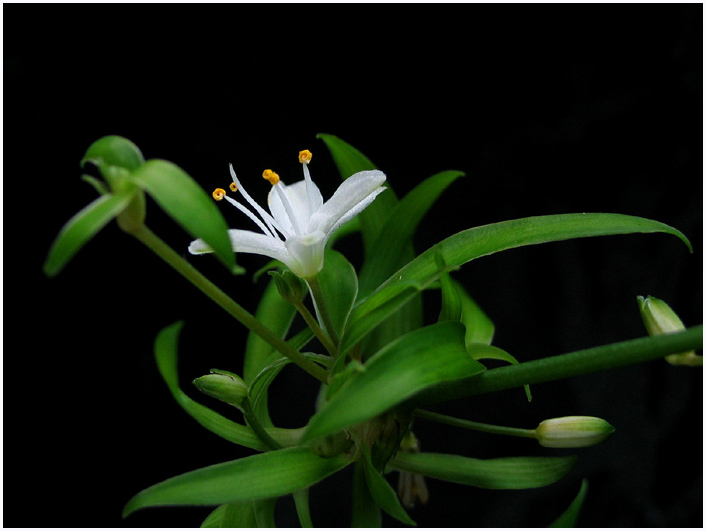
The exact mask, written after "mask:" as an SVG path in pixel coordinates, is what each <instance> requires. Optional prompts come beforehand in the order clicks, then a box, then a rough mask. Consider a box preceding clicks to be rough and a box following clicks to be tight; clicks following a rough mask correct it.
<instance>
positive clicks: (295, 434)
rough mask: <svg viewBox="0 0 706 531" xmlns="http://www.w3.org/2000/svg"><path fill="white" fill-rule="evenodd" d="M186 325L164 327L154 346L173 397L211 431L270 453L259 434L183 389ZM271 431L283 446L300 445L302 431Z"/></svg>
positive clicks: (276, 429)
mask: <svg viewBox="0 0 706 531" xmlns="http://www.w3.org/2000/svg"><path fill="white" fill-rule="evenodd" d="M183 325H184V322H183V321H178V322H176V323H174V324H172V325H170V326H168V327H166V328H164V329H163V330H162V331H161V332H160V333H159V334H158V335H157V339H156V340H155V344H154V353H155V358H156V360H157V367H158V368H159V372H160V374H161V375H162V378H164V381H165V382H166V384H167V387H168V388H169V391H170V392H171V394H172V396H173V397H174V398H175V400H176V401H177V403H178V404H179V405H180V406H181V407H182V408H183V409H184V411H186V412H187V413H188V414H189V415H191V416H192V417H193V418H194V420H196V421H197V422H198V423H199V424H201V425H202V426H203V427H204V428H206V429H207V430H209V431H211V432H213V433H215V434H216V435H219V436H220V437H223V438H224V439H226V440H227V441H230V442H233V443H235V444H239V445H241V446H245V447H247V448H252V449H253V450H261V451H264V450H267V449H268V448H267V446H266V445H265V444H264V443H263V442H262V441H261V440H260V439H259V438H258V437H257V436H256V435H255V433H254V432H253V431H252V429H250V428H249V427H247V426H243V425H242V424H238V423H237V422H234V421H232V420H230V419H227V418H225V417H223V416H222V415H220V414H218V413H216V412H215V411H213V410H211V409H209V408H207V407H206V406H203V405H201V404H199V403H198V402H196V401H195V400H192V399H191V398H190V397H189V396H188V395H187V394H186V393H184V391H182V390H181V389H180V388H179V374H178V372H177V352H178V350H177V346H178V342H179V333H180V332H181V329H182V327H183ZM267 432H268V433H269V434H270V435H271V436H272V438H274V439H275V440H276V441H277V442H278V443H279V444H281V445H282V446H292V445H295V444H297V443H298V440H299V434H300V430H287V429H281V428H270V429H268V430H267Z"/></svg>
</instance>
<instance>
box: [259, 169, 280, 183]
mask: <svg viewBox="0 0 706 531" xmlns="http://www.w3.org/2000/svg"><path fill="white" fill-rule="evenodd" d="M262 178H263V179H265V180H266V181H269V183H270V184H271V185H272V186H274V185H275V184H277V183H278V182H279V175H277V174H276V173H275V172H273V171H272V170H265V171H263V172H262Z"/></svg>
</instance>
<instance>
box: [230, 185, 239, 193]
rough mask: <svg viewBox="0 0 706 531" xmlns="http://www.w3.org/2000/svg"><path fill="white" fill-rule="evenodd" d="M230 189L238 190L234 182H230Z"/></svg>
mask: <svg viewBox="0 0 706 531" xmlns="http://www.w3.org/2000/svg"><path fill="white" fill-rule="evenodd" d="M230 191H231V192H237V191H238V185H236V184H235V183H230Z"/></svg>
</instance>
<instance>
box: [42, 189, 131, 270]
mask: <svg viewBox="0 0 706 531" xmlns="http://www.w3.org/2000/svg"><path fill="white" fill-rule="evenodd" d="M131 199H132V194H119V195H102V196H100V197H99V198H97V199H96V200H94V201H93V202H92V203H90V204H89V205H88V206H86V207H85V208H83V209H82V210H81V211H79V212H78V213H77V214H75V215H74V216H73V217H72V218H71V219H70V220H69V221H68V222H67V223H66V225H64V226H63V228H62V229H61V231H60V232H59V235H58V236H57V237H56V240H54V243H53V244H52V247H51V249H50V250H49V255H48V256H47V260H46V262H44V273H46V274H47V275H48V276H50V277H53V276H54V275H56V274H58V273H59V271H61V270H62V269H63V268H64V266H65V265H66V264H67V263H68V262H69V260H71V258H73V257H74V255H75V254H76V253H77V252H78V251H79V250H80V249H81V247H83V246H84V245H85V244H86V243H87V242H88V240H90V239H91V238H92V237H93V236H95V235H96V233H97V232H98V231H99V230H101V229H102V228H103V227H105V226H106V225H107V224H108V222H109V221H110V220H111V219H113V218H114V217H116V216H117V215H118V214H120V212H122V211H123V210H125V208H127V206H128V204H129V203H130V200H131Z"/></svg>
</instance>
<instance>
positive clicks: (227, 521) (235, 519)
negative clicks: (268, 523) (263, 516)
mask: <svg viewBox="0 0 706 531" xmlns="http://www.w3.org/2000/svg"><path fill="white" fill-rule="evenodd" d="M256 503H258V502H257V501H254V502H253V501H242V502H234V503H225V504H223V505H219V506H218V507H216V509H214V510H213V512H211V514H209V515H208V516H207V517H206V519H205V520H204V521H203V522H202V523H201V527H228V528H237V527H257V520H256V519H255V507H254V505H255V504H256Z"/></svg>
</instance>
